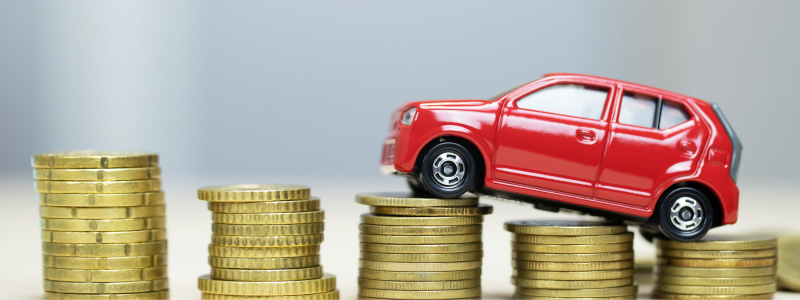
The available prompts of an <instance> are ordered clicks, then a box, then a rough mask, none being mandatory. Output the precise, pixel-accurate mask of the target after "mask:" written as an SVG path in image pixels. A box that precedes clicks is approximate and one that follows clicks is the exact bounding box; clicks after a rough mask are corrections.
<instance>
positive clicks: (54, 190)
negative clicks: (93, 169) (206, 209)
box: [35, 179, 161, 194]
mask: <svg viewBox="0 0 800 300" xmlns="http://www.w3.org/2000/svg"><path fill="white" fill-rule="evenodd" d="M35 188H36V191H37V192H39V193H45V194H86V193H93V194H125V193H144V192H154V191H158V190H160V189H161V180H160V179H150V180H127V181H50V180H36V182H35Z"/></svg>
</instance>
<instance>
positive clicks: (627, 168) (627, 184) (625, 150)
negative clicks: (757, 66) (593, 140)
mask: <svg viewBox="0 0 800 300" xmlns="http://www.w3.org/2000/svg"><path fill="white" fill-rule="evenodd" d="M617 106H618V108H617V109H616V110H615V112H614V116H613V117H612V119H616V121H614V122H612V124H611V126H610V130H609V136H608V139H609V141H608V148H607V149H606V154H605V157H604V159H603V164H602V167H601V169H600V175H599V177H598V180H597V193H596V197H597V198H600V199H605V200H611V201H615V202H621V203H626V204H632V205H636V206H642V207H646V206H648V205H649V204H650V203H651V201H654V200H655V199H654V195H655V193H656V191H657V190H658V188H659V187H661V186H662V185H664V184H665V183H667V182H668V181H669V180H670V179H672V178H677V177H681V176H687V175H690V174H692V172H694V170H695V168H696V166H697V163H698V156H699V155H698V152H699V151H700V149H703V146H704V145H703V144H704V142H705V140H706V138H707V137H708V130H707V128H706V127H705V126H703V123H702V121H701V120H700V119H699V118H698V117H696V116H697V115H696V114H693V113H692V111H691V110H690V109H689V107H688V106H686V105H685V104H684V103H682V102H678V101H671V100H669V99H663V97H661V96H660V95H657V94H648V93H646V92H638V91H633V90H627V91H624V92H623V95H622V99H621V101H620V103H618V104H617Z"/></svg>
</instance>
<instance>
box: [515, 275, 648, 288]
mask: <svg viewBox="0 0 800 300" xmlns="http://www.w3.org/2000/svg"><path fill="white" fill-rule="evenodd" d="M511 284H513V285H515V286H518V287H521V288H536V289H569V290H578V289H600V288H609V287H618V286H626V285H632V284H633V277H628V278H618V279H606V280H539V279H527V278H516V277H511Z"/></svg>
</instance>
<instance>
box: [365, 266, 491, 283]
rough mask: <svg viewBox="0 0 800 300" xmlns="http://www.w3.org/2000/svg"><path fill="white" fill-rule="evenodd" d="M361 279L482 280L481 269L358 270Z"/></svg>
mask: <svg viewBox="0 0 800 300" xmlns="http://www.w3.org/2000/svg"><path fill="white" fill-rule="evenodd" d="M358 276H359V277H361V278H367V279H375V280H388V281H450V280H464V279H476V278H477V279H480V278H481V269H480V268H478V269H471V270H457V271H431V272H396V271H381V270H369V269H358Z"/></svg>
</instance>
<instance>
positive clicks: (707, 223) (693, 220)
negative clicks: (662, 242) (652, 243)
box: [658, 187, 714, 242]
mask: <svg viewBox="0 0 800 300" xmlns="http://www.w3.org/2000/svg"><path fill="white" fill-rule="evenodd" d="M713 221H714V210H713V209H712V207H711V202H710V201H709V200H708V198H707V197H706V196H705V195H704V194H703V193H702V192H700V191H699V190H697V189H695V188H691V187H682V188H678V189H675V190H673V191H671V192H669V194H667V195H666V196H665V197H664V198H663V199H662V200H661V203H660V204H659V209H658V222H659V229H661V233H663V234H664V235H666V236H667V237H668V238H670V239H672V240H675V241H679V242H694V241H696V240H699V239H700V238H702V237H703V236H705V235H706V233H708V230H709V229H711V225H712V224H713Z"/></svg>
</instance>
